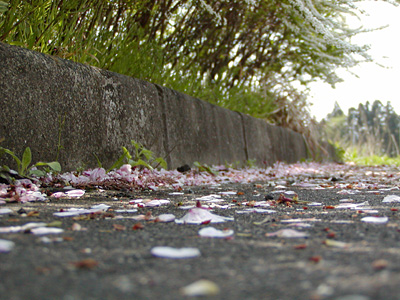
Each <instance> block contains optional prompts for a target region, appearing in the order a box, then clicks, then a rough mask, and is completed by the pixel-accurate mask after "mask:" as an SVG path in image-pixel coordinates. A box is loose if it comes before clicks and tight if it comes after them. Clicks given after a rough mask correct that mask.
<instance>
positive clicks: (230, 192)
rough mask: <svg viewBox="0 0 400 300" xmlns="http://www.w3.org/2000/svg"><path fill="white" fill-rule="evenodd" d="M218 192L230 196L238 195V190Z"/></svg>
mask: <svg viewBox="0 0 400 300" xmlns="http://www.w3.org/2000/svg"><path fill="white" fill-rule="evenodd" d="M218 194H220V195H223V196H229V195H237V192H234V191H226V192H219V193H218Z"/></svg>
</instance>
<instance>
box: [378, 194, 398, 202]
mask: <svg viewBox="0 0 400 300" xmlns="http://www.w3.org/2000/svg"><path fill="white" fill-rule="evenodd" d="M382 202H384V203H393V202H400V196H397V195H387V196H386V197H385V198H383V200H382Z"/></svg>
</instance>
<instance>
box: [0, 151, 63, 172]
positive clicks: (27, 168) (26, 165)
mask: <svg viewBox="0 0 400 300" xmlns="http://www.w3.org/2000/svg"><path fill="white" fill-rule="evenodd" d="M4 154H8V155H10V156H11V157H12V158H13V159H14V161H15V163H16V164H17V172H18V174H19V175H20V176H31V175H36V176H38V177H41V176H45V175H46V174H47V173H49V172H57V173H59V172H61V165H60V163H59V162H57V161H53V162H37V163H36V164H33V165H31V162H32V152H31V149H30V148H29V147H26V148H25V150H24V153H23V154H22V158H21V159H19V158H18V157H17V155H15V153H14V152H13V151H11V150H9V149H6V148H3V147H0V157H2V156H3V155H4ZM38 167H42V168H43V169H38ZM1 170H4V171H10V167H8V166H2V167H1Z"/></svg>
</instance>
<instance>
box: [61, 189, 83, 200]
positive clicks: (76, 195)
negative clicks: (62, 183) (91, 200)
mask: <svg viewBox="0 0 400 300" xmlns="http://www.w3.org/2000/svg"><path fill="white" fill-rule="evenodd" d="M65 193H66V194H67V196H68V197H71V198H79V197H82V196H83V195H84V194H85V191H84V190H70V191H68V192H65Z"/></svg>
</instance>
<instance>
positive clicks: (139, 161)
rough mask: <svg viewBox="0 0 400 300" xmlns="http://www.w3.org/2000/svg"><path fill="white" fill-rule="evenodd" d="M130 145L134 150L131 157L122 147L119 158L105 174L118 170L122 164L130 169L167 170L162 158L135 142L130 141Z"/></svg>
mask: <svg viewBox="0 0 400 300" xmlns="http://www.w3.org/2000/svg"><path fill="white" fill-rule="evenodd" d="M131 144H132V146H133V148H134V154H133V155H132V154H131V153H130V152H129V150H128V149H127V148H125V147H122V154H121V156H120V157H119V158H118V159H117V161H116V162H115V163H114V164H113V165H112V166H111V168H110V169H108V171H107V172H110V171H111V170H114V169H119V168H120V167H121V166H122V165H124V164H130V165H131V166H132V167H141V168H147V169H150V170H152V169H155V168H158V167H161V168H163V169H167V163H166V161H165V160H164V159H163V158H162V157H155V155H154V153H153V152H152V151H151V150H148V149H146V148H145V147H144V146H143V145H142V144H140V143H138V142H136V141H133V140H132V141H131ZM96 158H97V156H96ZM97 161H98V163H99V167H101V166H102V165H101V163H100V161H99V159H97Z"/></svg>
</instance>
